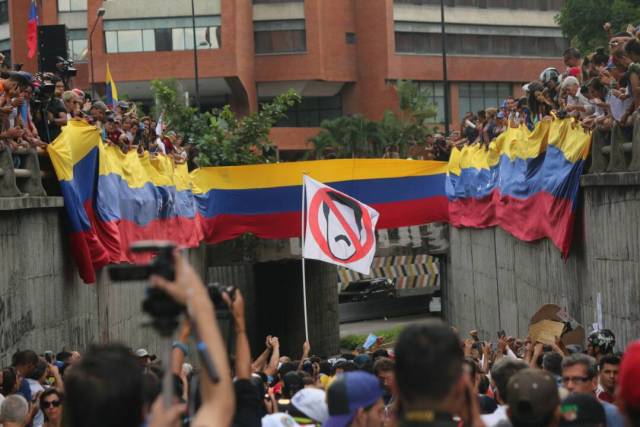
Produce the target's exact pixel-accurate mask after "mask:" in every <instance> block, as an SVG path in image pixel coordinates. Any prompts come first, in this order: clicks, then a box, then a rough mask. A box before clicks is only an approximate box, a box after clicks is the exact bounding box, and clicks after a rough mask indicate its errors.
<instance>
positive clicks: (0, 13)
mask: <svg viewBox="0 0 640 427" xmlns="http://www.w3.org/2000/svg"><path fill="white" fill-rule="evenodd" d="M7 22H9V2H8V1H7V0H0V24H6V23H7Z"/></svg>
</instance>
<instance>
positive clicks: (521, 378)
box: [507, 369, 560, 423]
mask: <svg viewBox="0 0 640 427" xmlns="http://www.w3.org/2000/svg"><path fill="white" fill-rule="evenodd" d="M507 396H508V398H507V403H508V405H509V409H510V410H511V415H512V416H513V418H515V419H518V420H527V422H529V423H530V422H539V421H543V420H544V419H545V418H546V417H547V416H548V415H549V414H551V413H552V412H553V411H554V410H555V409H556V408H557V406H558V404H559V403H560V398H559V397H558V386H557V385H556V380H555V378H554V377H553V376H552V375H551V374H549V373H548V372H545V371H541V370H540V369H523V370H521V371H520V372H518V373H517V374H515V375H514V376H513V377H511V379H510V380H509V384H508V385H507Z"/></svg>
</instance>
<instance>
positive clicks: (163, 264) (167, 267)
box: [109, 240, 176, 282]
mask: <svg viewBox="0 0 640 427" xmlns="http://www.w3.org/2000/svg"><path fill="white" fill-rule="evenodd" d="M175 248H176V245H175V243H173V242H169V241H162V240H141V241H139V242H135V243H133V244H132V245H131V246H130V247H129V250H130V251H131V252H133V253H149V252H155V253H156V256H155V257H154V258H153V259H152V260H151V262H149V263H148V264H134V265H127V264H119V265H112V266H110V267H109V277H110V278H111V280H113V281H118V282H121V281H125V280H147V279H148V278H149V276H151V275H152V274H156V275H158V276H161V277H164V278H165V279H167V280H171V281H173V280H174V279H175V274H176V271H175V266H174V265H173V250H174V249H175Z"/></svg>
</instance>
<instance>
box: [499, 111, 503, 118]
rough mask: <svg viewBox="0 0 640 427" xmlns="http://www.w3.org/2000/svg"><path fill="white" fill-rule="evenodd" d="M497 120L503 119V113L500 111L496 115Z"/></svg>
mask: <svg viewBox="0 0 640 427" xmlns="http://www.w3.org/2000/svg"><path fill="white" fill-rule="evenodd" d="M498 118H499V119H504V112H503V111H500V112H499V113H498Z"/></svg>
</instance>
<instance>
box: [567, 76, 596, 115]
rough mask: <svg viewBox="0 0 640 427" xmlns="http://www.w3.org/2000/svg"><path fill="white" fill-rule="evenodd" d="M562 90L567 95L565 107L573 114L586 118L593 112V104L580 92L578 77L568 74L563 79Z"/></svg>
mask: <svg viewBox="0 0 640 427" xmlns="http://www.w3.org/2000/svg"><path fill="white" fill-rule="evenodd" d="M562 92H563V93H564V94H565V95H566V96H567V105H566V107H565V109H566V111H567V113H569V114H570V115H571V116H574V117H580V118H581V119H584V118H586V117H589V116H590V115H591V114H593V105H592V104H591V103H590V102H589V100H588V99H587V97H585V96H584V95H583V94H582V93H581V92H580V81H579V80H578V79H577V78H575V77H573V76H568V77H566V78H565V79H564V80H562Z"/></svg>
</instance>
